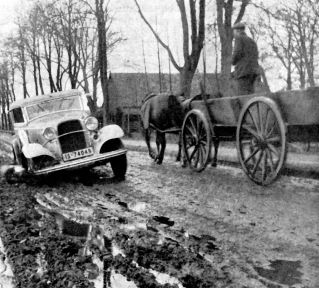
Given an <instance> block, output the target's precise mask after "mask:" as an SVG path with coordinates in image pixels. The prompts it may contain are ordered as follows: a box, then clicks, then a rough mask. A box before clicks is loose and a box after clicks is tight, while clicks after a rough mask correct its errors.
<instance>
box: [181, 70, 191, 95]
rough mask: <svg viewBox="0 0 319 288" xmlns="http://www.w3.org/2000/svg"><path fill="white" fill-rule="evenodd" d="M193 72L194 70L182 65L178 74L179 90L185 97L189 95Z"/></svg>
mask: <svg viewBox="0 0 319 288" xmlns="http://www.w3.org/2000/svg"><path fill="white" fill-rule="evenodd" d="M194 74H195V70H194V71H192V70H191V69H190V68H189V67H183V70H182V71H181V72H180V74H179V76H180V79H179V85H180V91H181V94H184V96H185V97H189V96H190V95H191V89H192V82H193V78H194Z"/></svg>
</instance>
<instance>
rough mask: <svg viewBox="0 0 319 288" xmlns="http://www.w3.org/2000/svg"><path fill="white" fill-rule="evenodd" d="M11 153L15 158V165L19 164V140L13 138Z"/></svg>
mask: <svg viewBox="0 0 319 288" xmlns="http://www.w3.org/2000/svg"><path fill="white" fill-rule="evenodd" d="M11 145H12V152H13V153H14V157H15V159H14V160H15V161H16V162H17V164H21V161H22V160H21V153H22V152H21V143H20V141H19V138H17V137H15V138H14V139H13V140H12V142H11Z"/></svg>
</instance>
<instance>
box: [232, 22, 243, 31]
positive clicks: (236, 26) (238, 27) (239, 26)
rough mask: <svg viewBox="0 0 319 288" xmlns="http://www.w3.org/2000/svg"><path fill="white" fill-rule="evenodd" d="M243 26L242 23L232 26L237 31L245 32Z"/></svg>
mask: <svg viewBox="0 0 319 288" xmlns="http://www.w3.org/2000/svg"><path fill="white" fill-rule="evenodd" d="M245 27H246V26H245V24H244V23H242V22H238V23H236V24H234V26H233V29H234V30H235V29H237V30H245Z"/></svg>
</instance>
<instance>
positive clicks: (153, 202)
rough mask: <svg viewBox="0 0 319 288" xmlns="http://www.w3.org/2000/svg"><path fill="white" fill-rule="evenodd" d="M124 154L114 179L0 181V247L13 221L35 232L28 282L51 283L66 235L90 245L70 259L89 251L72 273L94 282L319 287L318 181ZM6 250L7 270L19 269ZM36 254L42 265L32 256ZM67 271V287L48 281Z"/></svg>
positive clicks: (104, 175)
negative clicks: (121, 177) (258, 178)
mask: <svg viewBox="0 0 319 288" xmlns="http://www.w3.org/2000/svg"><path fill="white" fill-rule="evenodd" d="M128 159H129V170H128V173H127V177H126V180H125V181H123V182H116V181H115V180H114V179H112V178H111V174H112V173H111V170H109V169H107V168H103V169H97V170H95V171H93V172H92V173H91V174H90V175H86V176H81V177H79V176H78V175H74V174H72V175H71V174H68V175H65V174H64V175H60V176H59V177H58V176H55V177H53V178H52V177H51V178H50V179H46V181H49V182H46V183H44V182H39V181H38V180H32V181H30V180H28V183H19V184H15V185H8V184H6V183H1V184H0V185H1V186H0V197H1V198H0V200H1V202H0V205H1V207H0V208H1V209H2V210H1V221H2V222H1V223H0V227H2V228H1V229H2V233H1V235H2V236H1V237H2V238H3V242H4V245H5V247H9V248H10V245H9V246H8V243H9V244H10V243H11V244H12V237H13V236H12V235H13V234H12V233H13V232H12V229H13V227H15V226H16V225H17V223H18V224H20V226H23V225H24V226H27V227H33V228H32V229H38V230H39V231H41V233H34V234H35V235H33V238H34V239H33V238H32V239H33V240H32V241H33V242H32V241H31V242H30V244H29V246H30V245H33V246H34V245H39V247H45V249H42V248H41V249H42V250H41V249H40V248H39V250H37V251H35V252H34V254H35V255H36V256H34V258H35V259H33V260H30V261H31V262H32V261H33V262H34V263H35V264H34V270H35V271H36V273H38V272H39V269H40V268H41V269H42V270H41V269H40V270H41V271H42V273H44V274H42V275H46V277H47V278H45V281H47V282H43V283H42V282H41V283H42V284H41V285H42V286H38V287H53V286H52V283H53V281H55V280H54V279H55V278H54V277H56V275H57V274H54V273H56V272H57V271H58V270H57V269H58V268H56V267H55V268H54V267H53V266H54V265H55V264H54V262H52V261H53V260H52V257H53V256H52V255H51V254H52V253H53V254H54V251H57V249H58V250H59V247H58V244H56V243H60V242H59V241H62V242H63V241H64V242H63V243H69V242H68V241H70V240H69V239H72V241H73V242H74V241H75V242H76V244H77V245H78V246H76V247H80V246H81V245H82V246H83V247H86V248H87V250H90V251H89V252H90V253H87V251H86V252H85V253H84V252H83V251H82V252H79V251H80V249H79V248H78V249H77V250H76V249H75V250H76V253H75V252H74V253H75V254H74V255H78V254H79V253H80V254H81V253H84V254H82V255H85V257H91V260H90V261H88V263H91V264H92V263H93V264H94V265H93V264H92V265H93V266H94V267H95V268H94V269H95V270H94V269H93V268H92V267H91V270H94V271H95V273H93V272H92V271H91V270H90V269H89V268H88V265H86V264H87V263H86V262H85V263H86V264H85V263H84V264H83V263H82V262H81V261H79V263H80V264H81V265H82V266H81V265H80V264H79V265H80V266H79V267H80V268H79V267H77V269H78V270H79V271H82V272H83V271H84V272H83V275H84V276H85V277H86V278H88V279H91V280H90V281H95V282H94V285H95V287H123V288H125V287H251V288H255V287H296V288H297V287H304V288H306V287H309V288H310V287H311V288H317V287H319V274H318V271H319V227H318V226H319V181H317V180H313V179H312V180H309V179H302V178H293V177H287V176H283V177H281V178H280V179H279V180H278V181H277V182H276V183H275V184H273V185H271V186H270V187H267V188H264V187H259V186H256V185H255V184H253V183H251V182H250V181H249V180H248V179H247V178H246V177H245V176H244V174H243V172H242V171H241V170H239V169H237V168H230V167H226V166H220V167H218V168H211V167H209V168H208V169H206V170H205V171H204V172H202V173H201V174H197V173H195V172H191V171H189V170H188V169H183V168H181V167H180V166H179V164H177V163H175V162H173V159H170V158H168V159H167V158H166V159H165V161H164V164H163V165H162V166H158V165H156V164H154V163H152V162H151V160H150V159H149V158H148V156H147V154H146V153H140V152H131V151H130V152H129V154H128ZM81 179H82V180H81ZM84 179H85V180H84ZM88 179H91V180H90V181H88ZM82 182H83V183H82ZM26 199H29V200H26ZM30 199H31V200H30ZM10 201H11V202H10ZM12 201H14V202H12ZM25 203H27V205H26V204H25ZM13 207H16V208H18V207H20V208H21V207H22V208H21V209H22V210H23V209H26V211H28V213H31V212H30V211H32V213H34V214H32V213H31V214H32V215H33V216H32V217H31V216H30V217H29V218H30V219H29V220H28V221H27V222H28V223H25V221H24V220H21V219H20V218H19V219H20V220H19V221H20V222H21V223H20V222H19V221H17V220H16V218H14V217H13V215H15V214H14V213H15V212H14V211H15V208H13ZM12 217H13V218H14V219H15V222H13V223H14V224H13V223H12ZM15 217H17V216H15ZM72 221H76V222H72ZM77 223H82V224H78V225H80V226H78V227H77V228H75V230H76V232H74V231H73V232H72V231H71V232H70V231H67V230H68V229H69V230H74V229H73V228H74V227H76V224H77ZM73 224H74V225H73ZM10 225H11V226H10ZM81 225H82V226H81ZM18 226H19V225H18ZM73 226H74V227H73ZM44 227H45V228H46V229H44ZM70 227H71V228H70ZM49 228H50V229H49ZM10 229H11V230H10ZM49 230H50V231H49ZM82 230H83V231H84V232H83V233H84V234H83V235H84V237H80V236H83V235H80V234H81V232H79V231H82ZM50 233H51V234H50ZM59 233H60V234H59ZM73 234H76V235H73ZM14 235H15V237H16V238H17V239H19V241H18V242H17V243H15V246H14V249H15V250H18V248H19V247H20V246H23V247H24V248H23V249H25V246H28V244H26V243H27V242H28V241H29V238H28V237H27V236H24V237H25V238H23V237H22V236H21V237H22V238H19V237H20V236H19V237H18V236H16V234H14ZM53 235H54V237H56V238H54V237H53ZM70 235H72V237H71V238H70ZM101 235H102V238H101ZM37 237H38V238H37ZM39 237H40V238H41V239H42V238H43V239H44V238H45V239H54V240H52V241H53V242H54V243H55V245H53V246H52V251H53V252H51V254H50V253H49V251H48V250H50V249H51V248H50V247H51V246H50V245H51V244H50V245H49V246H48V244H43V241H44V240H43V239H42V240H39V239H40V238H39ZM50 237H51V238H50ZM52 237H53V238H52ZM68 237H69V238H68ZM25 239H26V240H25ZM74 239H76V240H74ZM77 239H82V240H77ZM10 241H11V242H10ZM21 241H22V243H20V242H21ZM41 241H42V242H41ZM79 241H80V242H79ZM81 241H82V242H81ZM53 242H52V243H53ZM62 242H61V243H62ZM45 243H47V242H45ZM88 243H89V244H88ZM6 245H7V246H6ZM41 245H42V246H41ZM46 245H47V246H46ZM73 245H75V244H73ZM82 246H81V247H82ZM72 247H73V246H72ZM83 247H82V248H83ZM54 249H56V250H54ZM9 250H10V249H9ZM60 250H61V249H60ZM41 251H42V252H41ZM72 251H73V250H72ZM21 253H22V254H23V253H24V252H21ZM48 253H49V254H50V255H51V256H50V255H48ZM15 254H16V255H15V257H16V258H14V257H12V261H11V262H12V265H13V267H14V268H15V267H19V265H21V264H19V263H15V262H17V261H15V260H14V259H19V257H18V256H17V254H19V253H15ZM39 255H40V256H41V255H42V256H41V257H42V258H44V262H43V261H42V262H41V261H39V260H36V259H40V258H41V257H40V256H39ZM61 255H62V256H63V253H62V254H61ZM88 255H90V256H88ZM94 255H97V256H98V257H96V259H95V260H94V259H93V260H94V261H93V260H92V258H94V257H93V256H94ZM62 256H61V258H63V257H62ZM71 256H72V255H71ZM71 256H70V257H71ZM39 257H40V258H39ZM50 257H51V258H50ZM56 257H58V256H56ZM74 257H75V256H74ZM74 257H73V258H72V257H71V258H70V259H69V258H67V259H69V261H70V263H66V262H67V260H65V261H64V263H63V264H61V265H64V266H63V267H64V268H63V269H65V265H69V266H70V267H73V266H72V265H73V264H71V262H72V261H73V262H74ZM97 258H99V259H100V260H98V259H97ZM50 259H51V260H52V261H51V260H50ZM101 259H103V262H101V261H102V260H101ZM105 259H106V260H105ZM82 260H83V259H82ZM50 261H51V262H50ZM99 261H100V262H99ZM41 263H42V264H41ZM43 263H44V264H43ZM50 263H51V264H50ZM101 263H102V264H101ZM103 264H104V273H102V275H101V273H99V272H101V271H99V270H103V269H102V268H101V267H103ZM51 266H52V267H53V268H50V267H51ZM39 267H40V268H39ZM43 267H45V268H43ZM61 269H62V268H61ZM63 269H62V270H63ZM70 269H71V268H70ZM72 269H73V268H72ZM74 269H75V268H74ZM14 270H15V271H14V273H15V275H20V274H21V275H22V274H23V272H21V271H20V270H19V269H18V268H15V269H14ZM19 271H20V272H19ZM72 271H73V272H74V270H72ZM88 271H89V272H88ZM90 271H91V272H90ZM19 273H20V274H19ZM28 273H31V274H32V272H30V271H29V272H28ZM50 273H51V274H50ZM59 273H60V272H59ZM79 273H80V272H79ZM90 273H91V274H90ZM59 275H60V274H59ZM63 275H64V274H63ZM88 275H89V276H88ZM92 275H93V276H92ZM94 275H95V276H94ZM60 276H61V275H60ZM60 276H59V277H60ZM21 277H22V276H21ZM61 277H62V276H61ZM63 277H64V276H63ZM72 277H73V278H72V279H73V280H72V281H73V282H72V281H71V280H68V281H69V282H68V284H67V285H70V286H63V285H62V284H61V283H59V285H60V284H61V285H62V286H57V285H58V284H57V285H56V286H54V287H73V286H72V285H73V284H74V283H78V282H76V281H80V280H79V279H80V278H76V279H78V280H74V279H75V278H74V277H75V276H74V275H72ZM79 277H80V276H79ZM85 277H84V278H85ZM90 277H91V278H90ZM19 279H20V278H19ZM21 279H22V278H21ZM27 279H28V278H26V277H24V278H23V280H21V281H22V282H23V281H28V280H27ZM61 279H62V280H61V281H66V280H65V279H64V278H61ZM63 279H64V280H63ZM81 279H82V278H81ZM36 280H37V279H36ZM36 280H34V281H36ZM32 281H33V280H32ZM37 281H38V282H37V283H40V282H39V281H40V280H37ZM48 281H49V282H48ZM81 281H84V280H81ZM18 282H19V281H18ZM48 283H49V284H50V285H51V286H45V285H49V284H48ZM79 283H80V282H79ZM81 283H82V282H81ZM83 283H84V282H83ZM90 283H91V284H92V283H93V282H90ZM64 284H65V283H64ZM30 285H31V284H30ZM74 285H75V284H74ZM83 285H84V284H83ZM21 287H22V286H21ZM24 287H28V286H26V285H25V286H24ZM29 287H32V286H29ZM34 287H35V286H34ZM81 287H90V286H89V284H87V286H81Z"/></svg>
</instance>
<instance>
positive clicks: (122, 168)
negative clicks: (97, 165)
mask: <svg viewBox="0 0 319 288" xmlns="http://www.w3.org/2000/svg"><path fill="white" fill-rule="evenodd" d="M110 162H111V167H112V170H113V173H114V176H115V177H116V178H118V179H124V178H125V174H126V170H127V159H126V154H124V155H120V156H117V157H114V158H112V159H111V160H110Z"/></svg>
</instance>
